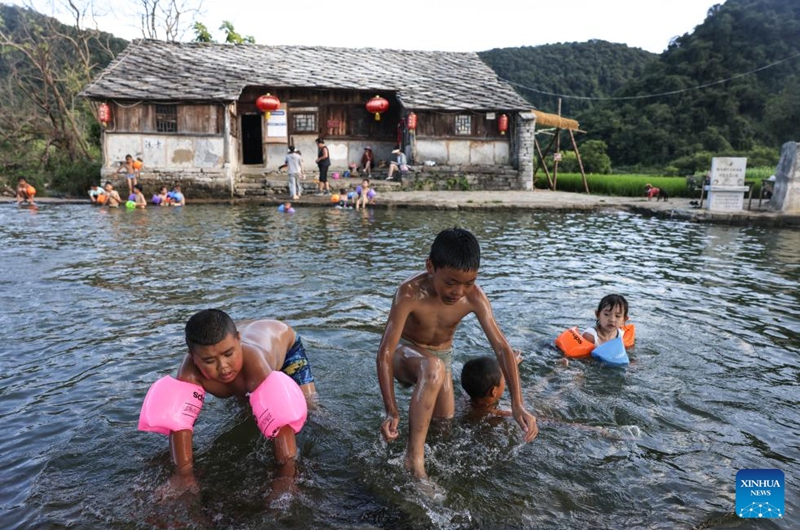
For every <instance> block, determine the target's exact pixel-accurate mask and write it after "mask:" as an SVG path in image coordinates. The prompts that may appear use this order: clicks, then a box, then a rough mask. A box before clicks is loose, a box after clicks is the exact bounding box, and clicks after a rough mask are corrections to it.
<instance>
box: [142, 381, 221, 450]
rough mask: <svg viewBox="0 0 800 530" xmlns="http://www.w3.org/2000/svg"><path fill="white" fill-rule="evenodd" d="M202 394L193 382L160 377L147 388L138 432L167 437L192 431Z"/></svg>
mask: <svg viewBox="0 0 800 530" xmlns="http://www.w3.org/2000/svg"><path fill="white" fill-rule="evenodd" d="M205 397H206V391H205V390H203V387H201V386H200V385H196V384H194V383H187V382H185V381H178V380H177V379H175V378H174V377H171V376H168V375H167V376H164V377H162V378H161V379H159V380H158V381H156V382H155V383H153V385H152V386H151V387H150V390H148V391H147V395H146V396H145V397H144V403H143V404H142V410H141V412H140V413H139V430H140V431H149V432H157V433H159V434H166V435H169V433H170V432H174V431H183V430H186V429H189V430H190V431H193V430H194V421H195V420H196V419H197V415H198V414H200V409H201V408H202V407H203V400H204V399H205Z"/></svg>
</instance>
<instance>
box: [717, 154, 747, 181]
mask: <svg viewBox="0 0 800 530" xmlns="http://www.w3.org/2000/svg"><path fill="white" fill-rule="evenodd" d="M745 169H747V159H746V158H730V157H714V158H712V159H711V182H710V184H711V186H744V172H745Z"/></svg>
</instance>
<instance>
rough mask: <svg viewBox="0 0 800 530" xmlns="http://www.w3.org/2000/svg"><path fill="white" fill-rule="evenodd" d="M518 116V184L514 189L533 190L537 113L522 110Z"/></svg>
mask: <svg viewBox="0 0 800 530" xmlns="http://www.w3.org/2000/svg"><path fill="white" fill-rule="evenodd" d="M518 117H519V119H518V120H517V138H516V143H517V168H518V183H517V185H518V186H517V187H516V188H512V189H519V190H529V191H533V169H534V160H536V152H535V149H536V148H535V146H534V140H535V134H536V115H535V114H534V113H532V112H520V113H519V116H518Z"/></svg>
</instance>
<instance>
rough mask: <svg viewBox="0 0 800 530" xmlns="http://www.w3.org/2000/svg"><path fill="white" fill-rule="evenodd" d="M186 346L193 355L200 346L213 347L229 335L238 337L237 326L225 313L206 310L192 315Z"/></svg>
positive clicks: (186, 330) (187, 329)
mask: <svg viewBox="0 0 800 530" xmlns="http://www.w3.org/2000/svg"><path fill="white" fill-rule="evenodd" d="M184 333H185V336H186V346H187V347H188V348H189V352H190V353H192V351H193V350H194V349H196V348H197V347H198V346H213V345H214V344H218V343H220V342H222V341H223V340H225V338H227V337H228V336H229V335H231V336H233V337H236V334H237V331H236V324H235V323H234V321H233V319H231V317H230V316H228V314H227V313H225V312H224V311H220V310H219V309H204V310H202V311H199V312H197V313H195V314H194V315H192V318H190V319H189V321H188V322H187V323H186V328H185V330H184Z"/></svg>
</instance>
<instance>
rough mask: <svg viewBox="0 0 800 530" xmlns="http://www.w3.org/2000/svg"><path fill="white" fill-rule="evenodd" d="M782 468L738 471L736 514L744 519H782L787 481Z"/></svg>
mask: <svg viewBox="0 0 800 530" xmlns="http://www.w3.org/2000/svg"><path fill="white" fill-rule="evenodd" d="M785 480H786V479H785V477H784V475H783V471H781V470H780V469H740V470H739V472H738V473H736V515H738V516H739V517H741V518H743V519H782V518H783V516H784V515H785V513H786V511H785V508H784V504H785V497H786V482H785Z"/></svg>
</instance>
